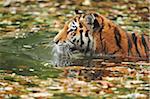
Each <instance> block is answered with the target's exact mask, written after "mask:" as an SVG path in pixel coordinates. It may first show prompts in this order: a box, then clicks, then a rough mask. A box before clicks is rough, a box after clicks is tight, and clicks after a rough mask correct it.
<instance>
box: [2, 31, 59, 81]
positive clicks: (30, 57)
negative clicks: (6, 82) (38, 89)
mask: <svg viewBox="0 0 150 99" xmlns="http://www.w3.org/2000/svg"><path fill="white" fill-rule="evenodd" d="M52 34H53V33H42V32H39V33H35V34H29V35H28V36H27V37H25V38H7V39H1V40H0V69H2V70H5V72H10V73H16V74H20V75H27V76H28V75H37V76H39V77H41V78H47V77H57V76H58V73H59V72H61V71H60V70H58V69H56V68H52V66H53V64H52V62H51V60H52V58H53V57H52V53H51V52H52V47H51V45H52V43H51V39H52V38H48V37H49V36H50V35H52Z"/></svg>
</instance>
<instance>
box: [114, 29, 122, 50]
mask: <svg viewBox="0 0 150 99" xmlns="http://www.w3.org/2000/svg"><path fill="white" fill-rule="evenodd" d="M114 33H115V40H116V44H117V46H118V47H119V48H120V49H121V48H122V47H121V45H120V42H121V35H120V32H119V30H118V29H117V28H115V29H114Z"/></svg>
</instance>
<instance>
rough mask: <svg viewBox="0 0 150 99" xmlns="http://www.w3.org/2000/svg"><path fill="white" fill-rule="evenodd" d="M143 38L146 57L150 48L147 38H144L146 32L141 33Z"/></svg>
mask: <svg viewBox="0 0 150 99" xmlns="http://www.w3.org/2000/svg"><path fill="white" fill-rule="evenodd" d="M141 39H142V44H143V46H144V50H145V52H146V57H148V50H149V48H148V46H147V43H146V40H145V38H144V34H142V35H141Z"/></svg>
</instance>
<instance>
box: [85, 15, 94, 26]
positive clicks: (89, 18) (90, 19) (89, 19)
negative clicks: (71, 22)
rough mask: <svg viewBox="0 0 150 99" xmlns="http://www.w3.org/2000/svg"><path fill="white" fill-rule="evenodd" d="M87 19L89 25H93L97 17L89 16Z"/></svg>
mask: <svg viewBox="0 0 150 99" xmlns="http://www.w3.org/2000/svg"><path fill="white" fill-rule="evenodd" d="M85 19H86V22H87V24H88V25H92V24H93V23H94V20H95V17H94V16H93V15H91V14H89V15H87V16H86V17H85Z"/></svg>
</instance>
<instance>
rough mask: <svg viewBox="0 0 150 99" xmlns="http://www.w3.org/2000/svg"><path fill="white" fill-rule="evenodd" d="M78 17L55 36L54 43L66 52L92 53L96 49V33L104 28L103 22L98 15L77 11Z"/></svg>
mask: <svg viewBox="0 0 150 99" xmlns="http://www.w3.org/2000/svg"><path fill="white" fill-rule="evenodd" d="M75 12H76V16H75V17H73V18H72V19H71V20H69V21H68V22H66V24H65V25H64V27H63V29H62V30H61V31H60V32H59V33H58V34H57V35H56V36H55V38H54V42H55V44H56V46H57V47H59V48H60V47H62V46H63V47H64V51H65V50H68V49H69V50H70V51H72V50H79V51H83V52H88V51H92V50H93V47H94V44H93V43H94V40H93V39H94V38H93V34H94V32H97V31H99V30H100V29H101V28H102V25H101V24H100V23H102V21H103V20H99V19H98V17H99V14H97V13H93V12H92V13H80V12H79V11H75Z"/></svg>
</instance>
